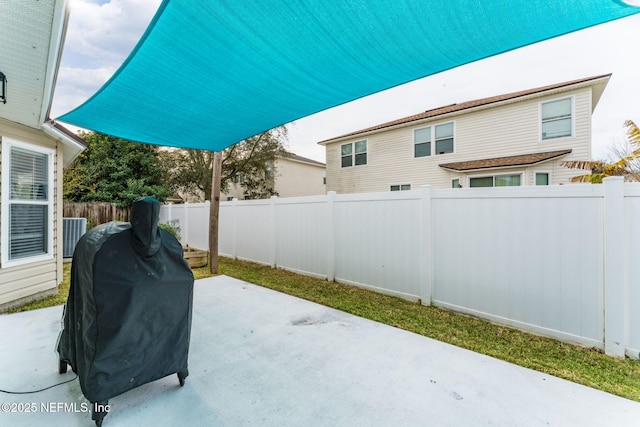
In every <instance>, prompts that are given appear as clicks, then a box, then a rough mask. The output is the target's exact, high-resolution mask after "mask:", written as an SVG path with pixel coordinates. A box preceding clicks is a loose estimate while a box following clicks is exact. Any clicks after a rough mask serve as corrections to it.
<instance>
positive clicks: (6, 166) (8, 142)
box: [0, 136, 56, 268]
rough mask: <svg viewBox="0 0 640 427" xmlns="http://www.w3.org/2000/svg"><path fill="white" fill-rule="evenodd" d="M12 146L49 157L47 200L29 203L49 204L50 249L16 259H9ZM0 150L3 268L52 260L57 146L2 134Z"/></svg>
mask: <svg viewBox="0 0 640 427" xmlns="http://www.w3.org/2000/svg"><path fill="white" fill-rule="evenodd" d="M11 147H19V148H22V149H25V150H29V151H33V152H36V153H41V154H45V155H47V157H48V159H47V160H48V161H47V168H48V173H47V175H48V176H47V188H48V189H49V191H48V193H47V196H48V200H47V201H31V202H29V203H31V204H34V205H46V206H47V210H48V224H47V237H46V239H47V245H46V246H47V252H46V253H44V254H40V255H34V256H30V257H24V258H18V259H15V260H10V259H9V226H10V222H9V206H10V204H11V203H12V201H11V200H10V199H9V195H10V185H11V179H10V162H11ZM0 150H2V165H1V166H2V171H1V174H0V180H1V181H2V183H1V185H2V186H1V189H2V196H1V198H0V200H1V201H2V207H1V208H0V221H1V225H2V228H1V230H0V233H1V234H0V252H1V253H0V263H2V264H1V266H0V268H8V267H14V266H18V265H24V264H30V263H34V262H40V261H49V260H52V259H53V258H54V257H53V228H54V223H55V218H54V215H55V212H54V201H55V194H56V190H55V188H54V187H53V185H54V170H53V166H54V157H55V150H54V149H51V148H45V147H40V146H37V145H33V144H29V143H26V142H21V141H17V140H15V139H12V138H8V137H6V136H3V137H2V142H1V144H0ZM20 203H24V201H20Z"/></svg>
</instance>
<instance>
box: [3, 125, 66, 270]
mask: <svg viewBox="0 0 640 427" xmlns="http://www.w3.org/2000/svg"><path fill="white" fill-rule="evenodd" d="M1 149H2V175H1V177H2V213H1V214H2V217H1V222H2V235H1V236H0V237H1V246H0V252H1V261H2V267H9V266H12V265H18V264H24V263H28V262H36V261H40V260H44V259H51V258H52V257H53V201H54V195H53V156H54V150H51V149H47V148H42V147H38V146H34V145H31V144H26V143H22V142H19V141H14V140H12V139H10V138H6V137H3V138H2V147H1Z"/></svg>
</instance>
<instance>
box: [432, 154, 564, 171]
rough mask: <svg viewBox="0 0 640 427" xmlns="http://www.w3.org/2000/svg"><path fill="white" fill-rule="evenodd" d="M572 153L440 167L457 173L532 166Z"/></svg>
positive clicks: (505, 158)
mask: <svg viewBox="0 0 640 427" xmlns="http://www.w3.org/2000/svg"><path fill="white" fill-rule="evenodd" d="M569 153H571V150H559V151H548V152H545V153H531V154H521V155H517V156H507V157H495V158H492V159H481V160H470V161H466V162H453V163H442V164H440V165H438V166H440V167H441V168H445V169H450V170H453V171H457V172H468V171H473V170H482V169H494V168H508V167H515V166H531V165H535V164H537V163H542V162H547V161H549V160H552V159H555V158H558V157H561V156H564V155H567V154H569Z"/></svg>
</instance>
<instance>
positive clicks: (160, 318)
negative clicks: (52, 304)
mask: <svg viewBox="0 0 640 427" xmlns="http://www.w3.org/2000/svg"><path fill="white" fill-rule="evenodd" d="M159 212H160V203H159V202H158V201H157V200H155V199H152V198H141V199H138V200H136V201H135V202H134V203H133V207H132V212H131V223H125V222H110V223H107V224H102V225H99V226H97V227H95V228H93V229H92V230H90V231H89V232H87V233H86V234H85V235H84V236H83V237H82V238H81V239H80V241H79V242H78V245H77V246H76V249H75V252H74V255H73V263H72V266H71V288H70V289H69V297H68V299H67V304H66V307H65V314H64V319H63V321H64V324H63V330H62V332H61V333H60V337H59V340H58V348H57V350H58V353H59V355H60V359H61V360H63V361H65V362H67V363H68V364H69V365H71V368H72V369H73V371H74V372H76V373H77V374H78V378H79V381H80V387H81V388H82V392H83V393H84V395H85V397H86V398H87V399H88V400H89V401H91V402H102V401H106V400H108V399H109V398H111V397H114V396H117V395H119V394H121V393H124V392H125V391H127V390H130V389H132V388H135V387H138V386H140V385H142V384H145V383H148V382H150V381H154V380H156V379H159V378H162V377H165V376H167V375H170V374H173V373H177V372H179V371H184V370H186V369H187V356H188V352H189V339H190V335H191V311H192V304H193V273H192V272H191V269H190V268H189V264H188V263H187V262H186V261H185V260H184V258H183V252H182V246H180V243H179V242H178V241H177V240H176V238H175V237H173V236H172V235H171V234H170V233H168V232H167V231H165V230H162V229H160V228H159V227H158V218H159Z"/></svg>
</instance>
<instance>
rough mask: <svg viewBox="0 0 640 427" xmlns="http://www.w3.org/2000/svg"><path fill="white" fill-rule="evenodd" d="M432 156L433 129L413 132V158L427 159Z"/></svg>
mask: <svg viewBox="0 0 640 427" xmlns="http://www.w3.org/2000/svg"><path fill="white" fill-rule="evenodd" d="M430 155H431V128H430V127H428V128H422V129H416V130H414V131H413V156H414V157H425V156H430Z"/></svg>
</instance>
